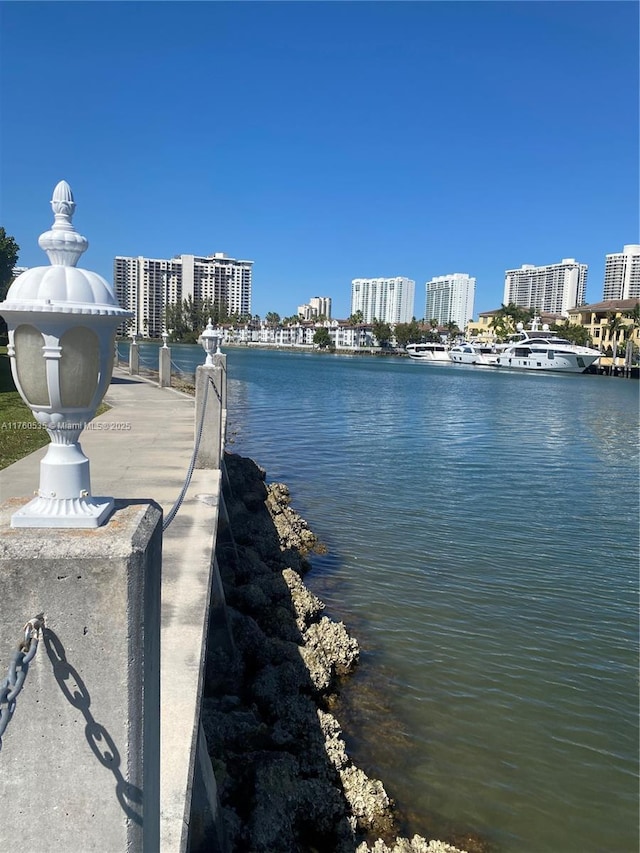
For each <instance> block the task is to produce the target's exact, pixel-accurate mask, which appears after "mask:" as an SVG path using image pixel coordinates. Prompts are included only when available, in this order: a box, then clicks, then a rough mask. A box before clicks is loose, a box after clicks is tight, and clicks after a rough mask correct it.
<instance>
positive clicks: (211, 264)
mask: <svg viewBox="0 0 640 853" xmlns="http://www.w3.org/2000/svg"><path fill="white" fill-rule="evenodd" d="M252 266H253V261H239V260H236V259H235V258H230V257H228V256H227V255H225V254H223V253H222V252H216V253H215V254H213V255H209V256H207V257H198V256H196V255H177V256H176V257H175V258H171V259H169V260H161V259H157V258H143V257H141V256H140V257H137V258H129V257H123V256H118V257H116V258H115V260H114V262H113V286H114V289H115V292H116V296H117V297H118V301H119V302H120V305H121V306H122V307H123V308H128V309H129V310H130V311H133V312H134V317H133V323H132V328H133V329H134V330H135V331H136V332H137V333H138V334H140V335H142V336H143V337H149V338H158V337H160V334H161V333H162V329H163V323H164V314H165V307H166V306H167V305H172V304H176V303H178V302H182V300H183V299H187V298H188V297H189V296H191V298H192V299H194V300H196V301H197V300H202V301H209V302H211V304H212V305H214V306H215V307H217V308H219V309H220V311H221V312H222V313H224V312H226V313H227V314H238V315H242V314H251V278H252Z"/></svg>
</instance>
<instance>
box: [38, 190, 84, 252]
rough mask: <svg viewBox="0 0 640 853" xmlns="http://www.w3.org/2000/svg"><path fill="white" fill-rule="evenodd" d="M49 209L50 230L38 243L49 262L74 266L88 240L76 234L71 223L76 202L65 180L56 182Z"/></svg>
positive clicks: (41, 236) (42, 235)
mask: <svg viewBox="0 0 640 853" xmlns="http://www.w3.org/2000/svg"><path fill="white" fill-rule="evenodd" d="M51 209H52V210H53V212H54V214H55V220H54V223H53V225H52V226H51V230H50V231H45V233H44V234H41V235H40V238H39V239H38V245H39V246H40V248H41V249H43V250H44V251H45V252H46V253H47V255H48V256H49V261H50V263H52V264H54V265H55V264H59V265H61V266H64V267H75V265H76V264H77V263H78V260H79V259H80V255H82V253H83V252H86V250H87V248H88V246H89V241H88V240H87V239H86V237H83V236H82V235H81V234H78V232H77V231H76V229H75V228H74V227H73V225H72V223H71V218H72V216H73V214H74V213H75V209H76V203H75V201H74V200H73V193H72V191H71V187H70V186H69V184H68V183H67V182H66V181H60V182H59V183H58V184H56V188H55V189H54V191H53V197H52V198H51Z"/></svg>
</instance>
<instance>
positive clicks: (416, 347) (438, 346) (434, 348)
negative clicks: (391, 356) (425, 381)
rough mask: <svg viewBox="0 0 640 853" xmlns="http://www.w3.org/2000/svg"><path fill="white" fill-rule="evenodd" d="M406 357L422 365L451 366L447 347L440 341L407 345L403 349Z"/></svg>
mask: <svg viewBox="0 0 640 853" xmlns="http://www.w3.org/2000/svg"><path fill="white" fill-rule="evenodd" d="M405 349H406V351H407V355H408V356H409V358H411V359H413V360H414V361H422V362H423V363H424V364H438V363H440V364H442V363H444V364H451V359H450V358H449V349H450V347H449V345H448V344H443V343H441V342H440V341H427V342H426V343H424V344H407V345H406V347H405Z"/></svg>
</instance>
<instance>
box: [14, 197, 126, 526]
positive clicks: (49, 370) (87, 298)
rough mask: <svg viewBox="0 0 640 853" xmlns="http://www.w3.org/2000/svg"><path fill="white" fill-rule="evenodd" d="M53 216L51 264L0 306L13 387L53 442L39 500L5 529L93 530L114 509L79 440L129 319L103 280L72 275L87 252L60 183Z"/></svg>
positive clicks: (48, 247) (80, 272)
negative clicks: (97, 487) (96, 489)
mask: <svg viewBox="0 0 640 853" xmlns="http://www.w3.org/2000/svg"><path fill="white" fill-rule="evenodd" d="M51 207H52V209H53V212H54V214H55V221H54V224H53V226H52V228H51V230H50V231H46V232H45V233H44V234H41V235H40V239H39V240H38V243H39V245H40V247H41V248H42V249H43V250H44V251H45V252H46V253H47V255H48V256H49V261H50V264H51V265H50V266H43V267H33V268H31V269H28V270H27V271H26V272H24V273H22V275H20V276H18V278H17V279H16V280H15V281H14V282H13V284H12V285H11V287H10V288H9V291H8V293H7V297H6V300H5V302H2V303H0V314H2V315H3V316H4V318H5V320H6V322H7V326H8V329H9V346H8V354H9V356H10V358H11V371H12V373H13V378H14V381H15V384H16V387H17V389H18V391H19V392H20V396H21V397H22V398H23V400H24V401H25V403H26V404H27V405H28V406H29V408H30V409H31V410H32V412H33V414H34V416H35V418H36V420H37V421H38V422H39V423H41V424H42V425H43V426H44V427H45V428H46V430H47V432H48V433H49V437H50V439H51V444H50V445H49V448H48V450H47V453H46V455H45V457H44V459H43V460H42V462H41V463H40V488H39V489H38V491H37V493H36V494H37V497H36V498H34V499H33V500H32V501H30V502H29V503H28V504H26V506H24V507H23V508H22V509H21V510H18V512H16V513H14V515H13V516H12V518H11V525H12V527H98V526H99V525H100V524H102V523H103V521H104V520H105V519H106V518H107V517H108V515H109V513H110V512H111V509H112V508H113V503H114V502H113V498H104V497H100V498H95V497H92V495H91V484H90V477H89V460H88V459H87V457H86V456H85V455H84V453H83V452H82V448H81V446H80V443H79V441H78V439H79V437H80V433H81V432H82V430H83V429H84V426H85V425H86V423H87V422H88V421H90V420H91V419H92V418H93V417H94V416H95V413H96V409H97V408H98V405H99V404H100V401H101V400H102V398H103V396H104V394H105V391H106V390H107V386H108V384H109V381H110V380H111V374H112V370H113V358H114V345H115V333H116V328H117V326H118V325H120V323H121V322H122V320H123V319H124V318H125V317H130V316H132V315H131V312H130V311H125V310H123V309H122V308H120V306H119V305H118V301H117V299H116V297H115V294H114V292H113V290H112V288H111V285H110V284H108V283H107V282H106V281H105V279H103V278H102V277H101V276H99V275H98V274H97V273H94V272H90V271H88V270H84V269H80V268H78V267H76V264H77V262H78V260H79V258H80V256H81V255H82V253H83V252H84V251H85V250H86V249H87V247H88V245H89V243H88V241H87V240H86V238H84V237H82V236H81V235H80V234H78V232H77V231H76V229H75V228H74V227H73V225H72V224H71V218H72V216H73V213H74V211H75V202H74V200H73V194H72V192H71V188H70V186H69V184H67V182H66V181H60V183H59V184H58V185H57V186H56V188H55V190H54V191H53V199H52V201H51Z"/></svg>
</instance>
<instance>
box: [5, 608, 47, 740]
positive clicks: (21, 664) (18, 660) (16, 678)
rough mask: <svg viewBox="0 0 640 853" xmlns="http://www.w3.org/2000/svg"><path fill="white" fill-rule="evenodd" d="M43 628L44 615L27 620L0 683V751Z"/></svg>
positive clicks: (40, 614) (39, 614)
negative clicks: (5, 673)
mask: <svg viewBox="0 0 640 853" xmlns="http://www.w3.org/2000/svg"><path fill="white" fill-rule="evenodd" d="M43 627H44V613H38V615H37V616H34V618H33V619H29V621H28V622H27V624H26V625H25V626H24V628H23V629H22V631H23V635H24V636H23V638H22V639H21V640H20V642H19V643H18V648H17V649H16V651H15V652H14V653H13V657H12V658H11V663H10V664H9V672H8V673H7V675H6V676H5V678H4V679H3V680H2V682H1V683H0V750H1V749H2V735H3V734H4V732H5V729H6V728H7V725H8V724H9V720H10V719H11V717H12V716H13V712H14V711H15V709H16V697H17V696H18V693H20V691H21V690H22V687H23V685H24V681H25V678H26V677H27V672H28V671H29V664H30V663H31V661H32V660H33V658H34V657H35V654H36V651H37V650H38V640H39V639H40V631H41V630H42V628H43Z"/></svg>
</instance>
